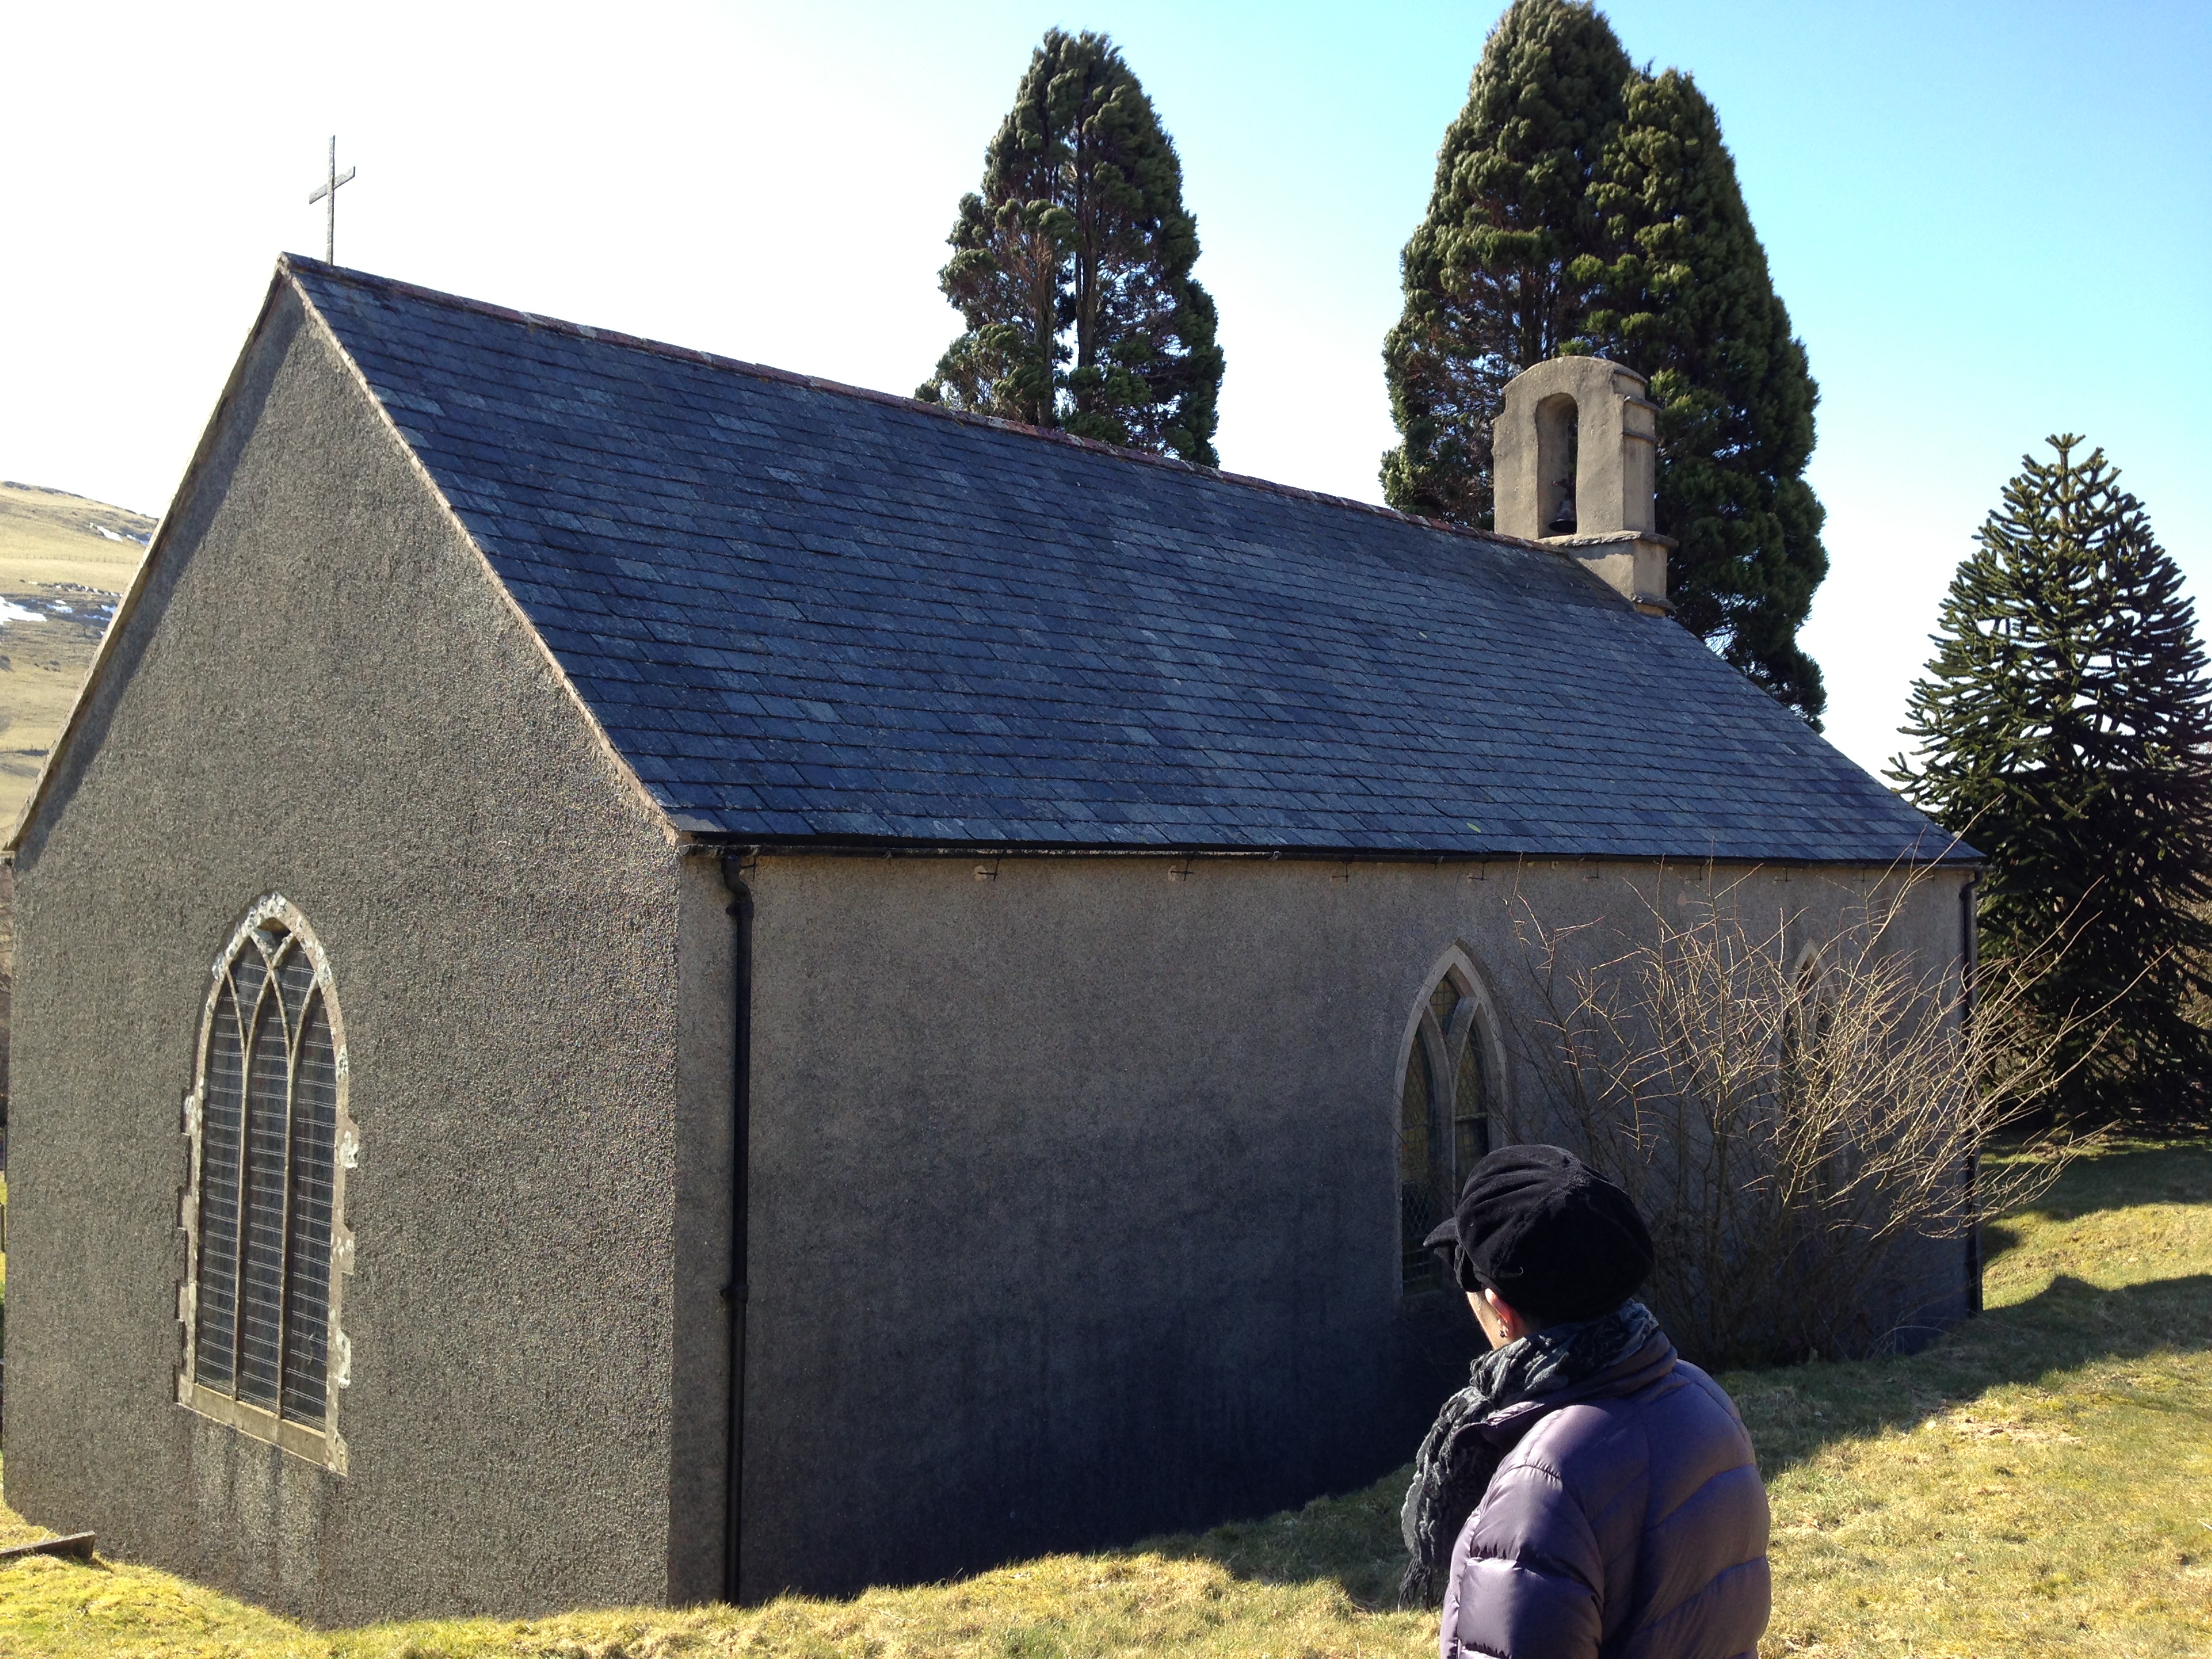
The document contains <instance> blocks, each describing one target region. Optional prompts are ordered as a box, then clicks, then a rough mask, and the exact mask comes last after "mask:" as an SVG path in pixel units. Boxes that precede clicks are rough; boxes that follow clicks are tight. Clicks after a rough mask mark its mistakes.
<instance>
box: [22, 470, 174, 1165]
mask: <svg viewBox="0 0 2212 1659" xmlns="http://www.w3.org/2000/svg"><path fill="white" fill-rule="evenodd" d="M153 533H154V521H153V520H151V519H149V518H148V517H147V516H146V515H145V514H144V513H133V512H132V511H131V509H130V508H129V507H110V506H109V505H108V504H107V503H106V502H105V501H88V500H87V499H86V498H85V497H84V496H82V495H70V494H69V492H68V491H66V490H61V489H41V488H40V487H39V486H38V485H37V484H24V483H9V482H6V481H0V824H9V825H12V824H13V823H15V815H16V814H17V813H19V812H21V811H22V810H23V803H24V802H25V801H27V800H28V799H30V798H31V787H32V785H33V784H34V783H36V782H37V781H38V779H39V769H40V767H42V766H44V765H45V764H46V757H47V755H48V754H49V753H51V752H52V749H53V746H54V739H55V738H58V737H59V736H60V735H61V730H62V722H63V721H64V720H67V719H68V718H69V711H70V704H71V703H73V702H76V691H77V687H79V686H80V685H82V684H84V676H85V671H86V670H87V669H88V668H90V667H91V666H92V656H93V653H94V651H96V650H97V649H99V647H100V635H103V634H105V633H106V631H107V624H108V623H109V622H110V621H111V620H112V619H113V617H114V616H115V606H116V603H117V601H118V600H119V599H122V597H123V590H124V589H125V587H127V586H130V584H131V576H132V574H134V573H135V572H136V571H137V568H138V562H139V561H140V560H141V559H143V558H144V557H145V556H146V543H147V540H148V538H150V537H151V536H152V535H153ZM14 875H15V872H13V871H11V870H0V1168H5V1167H6V1162H7V1126H8V1060H7V1053H8V1050H7V1043H8V1022H9V1012H10V1005H11V1003H12V1001H13V997H12V995H11V993H12V992H13V990H14V988H15V987H14V980H15V915H14V911H15V881H14Z"/></svg>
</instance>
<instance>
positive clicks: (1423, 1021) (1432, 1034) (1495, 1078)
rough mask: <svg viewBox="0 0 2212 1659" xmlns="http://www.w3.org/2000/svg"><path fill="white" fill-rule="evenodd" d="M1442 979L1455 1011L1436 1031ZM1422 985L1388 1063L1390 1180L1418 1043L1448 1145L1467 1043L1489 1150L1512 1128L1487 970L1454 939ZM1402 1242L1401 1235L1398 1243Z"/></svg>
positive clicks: (1398, 1164) (1499, 1026)
mask: <svg viewBox="0 0 2212 1659" xmlns="http://www.w3.org/2000/svg"><path fill="white" fill-rule="evenodd" d="M1446 980H1449V981H1452V983H1453V985H1454V986H1455V987H1456V988H1457V990H1458V992H1459V995H1460V1002H1459V1006H1458V1007H1457V1008H1456V1009H1455V1011H1454V1015H1453V1019H1452V1030H1450V1031H1449V1032H1439V1031H1437V1029H1436V1020H1435V1018H1434V1016H1433V1015H1432V1014H1431V1011H1430V1006H1429V1005H1430V1000H1431V998H1432V997H1434V996H1435V994H1436V991H1437V986H1438V985H1440V984H1442V983H1443V981H1446ZM1420 986H1421V988H1420V994H1419V995H1418V996H1416V997H1415V998H1414V999H1413V1010H1412V1012H1411V1014H1410V1015H1409V1016H1408V1018H1407V1021H1406V1029H1405V1031H1404V1033H1403V1034H1402V1035H1401V1037H1400V1038H1399V1042H1398V1048H1397V1063H1396V1065H1395V1066H1393V1067H1392V1069H1391V1073H1390V1080H1389V1097H1388V1098H1389V1103H1390V1107H1389V1123H1390V1144H1391V1147H1392V1155H1391V1173H1392V1180H1393V1184H1394V1185H1395V1184H1398V1183H1399V1182H1401V1180H1402V1170H1403V1169H1404V1164H1403V1163H1402V1161H1401V1159H1402V1153H1401V1150H1400V1138H1401V1135H1402V1133H1403V1120H1402V1115H1401V1114H1402V1103H1403V1100H1404V1096H1405V1086H1406V1072H1407V1067H1408V1066H1411V1065H1412V1064H1413V1047H1414V1045H1415V1044H1416V1043H1419V1044H1420V1045H1421V1046H1422V1048H1423V1049H1424V1050H1425V1055H1426V1058H1427V1060H1428V1073H1429V1078H1430V1082H1431V1090H1432V1091H1434V1092H1432V1095H1431V1103H1430V1109H1431V1112H1434V1111H1436V1110H1437V1109H1439V1102H1438V1100H1437V1095H1438V1094H1440V1095H1441V1096H1442V1102H1441V1109H1442V1110H1443V1113H1444V1119H1443V1128H1444V1135H1443V1139H1444V1140H1445V1142H1446V1143H1447V1145H1449V1141H1450V1139H1451V1134H1450V1130H1451V1117H1450V1105H1451V1096H1452V1091H1453V1087H1454V1085H1455V1081H1456V1079H1457V1076H1458V1059H1459V1056H1460V1054H1462V1052H1464V1050H1465V1049H1466V1048H1467V1047H1468V1046H1469V1045H1471V1044H1480V1048H1479V1053H1480V1055H1481V1061H1482V1077H1483V1085H1484V1088H1485V1091H1486V1100H1485V1104H1486V1108H1487V1111H1486V1116H1487V1117H1488V1120H1489V1128H1490V1144H1491V1147H1492V1150H1493V1151H1494V1150H1496V1149H1497V1148H1498V1146H1503V1145H1504V1144H1505V1140H1504V1137H1505V1136H1506V1135H1507V1134H1508V1133H1510V1130H1509V1129H1508V1128H1507V1125H1508V1124H1509V1123H1510V1122H1511V1121H1512V1107H1511V1070H1510V1067H1509V1066H1507V1064H1506V1055H1505V1044H1504V1024H1503V1022H1502V1020H1501V1018H1500V1015H1499V1012H1498V1000H1497V998H1496V997H1495V996H1494V995H1493V994H1492V992H1491V988H1490V980H1489V976H1488V975H1486V974H1485V973H1484V972H1483V971H1482V969H1480V968H1479V967H1478V966H1477V965H1476V963H1475V960H1474V953H1473V952H1472V951H1469V950H1468V949H1467V947H1466V946H1465V945H1460V944H1456V943H1455V944H1454V945H1450V946H1449V947H1448V948H1447V949H1446V950H1445V951H1443V954H1442V955H1441V956H1439V957H1437V960H1436V961H1435V962H1434V963H1431V965H1430V968H1429V970H1428V972H1427V973H1425V974H1424V975H1422V976H1421V981H1420ZM1401 1225H1402V1223H1401ZM1402 1243H1403V1241H1402V1238H1401V1248H1402ZM1435 1293H1436V1292H1435V1291H1433V1290H1430V1289H1424V1288H1422V1287H1420V1286H1418V1285H1416V1286H1407V1285H1404V1284H1403V1283H1402V1282H1401V1285H1400V1287H1399V1295H1400V1296H1401V1297H1406V1298H1413V1297H1423V1296H1429V1295H1433V1294H1435Z"/></svg>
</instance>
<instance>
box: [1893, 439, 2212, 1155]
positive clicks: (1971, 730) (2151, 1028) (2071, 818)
mask: <svg viewBox="0 0 2212 1659" xmlns="http://www.w3.org/2000/svg"><path fill="white" fill-rule="evenodd" d="M2050 443H2051V447H2052V448H2053V449H2055V450H2056V451H2057V458H2056V459H2053V460H2040V461H2039V460H2037V459H2035V458H2034V457H2033V456H2024V457H2022V458H2021V459H2022V471H2021V473H2020V475H2019V476H2018V477H2015V478H2014V479H2013V480H2012V481H2011V483H2008V484H2007V485H2006V486H2005V490H2004V500H2003V505H2002V507H2000V508H1998V509H1997V510H1996V511H1994V512H1992V513H1990V516H1989V518H1988V520H1987V521H1986V522H1984V525H1983V526H1982V529H1981V532H1980V534H1979V536H1978V543H1979V545H1978V547H1977V549H1976V550H1975V551H1974V552H1973V553H1972V555H1970V556H1968V557H1967V559H1966V561H1965V562H1963V563H1962V564H1960V567H1959V569H1958V573H1957V574H1955V575H1954V577H1953V578H1952V580H1951V589H1950V592H1949V594H1948V596H1947V597H1946V598H1945V599H1944V601H1943V611H1942V631H1941V632H1940V633H1939V634H1938V635H1936V654H1935V656H1934V658H1933V659H1931V660H1930V661H1929V665H1928V672H1927V674H1926V676H1925V677H1924V678H1922V679H1920V680H1918V681H1917V682H1916V683H1915V684H1914V685H1913V688H1912V701H1911V712H1910V714H1909V716H1908V718H1907V720H1906V722H1905V736H1906V737H1907V738H1911V740H1913V741H1914V742H1915V743H1916V744H1917V745H1918V747H1919V749H1920V755H1919V757H1918V758H1917V761H1915V760H1911V759H1907V758H1906V757H1903V756H1899V757H1898V758H1897V759H1896V761H1894V762H1893V764H1892V767H1891V771H1890V775H1891V777H1892V778H1893V781H1896V782H1897V783H1898V785H1899V787H1901V788H1902V789H1903V790H1904V791H1905V793H1906V794H1907V795H1908V796H1910V797H1911V799H1913V800H1914V801H1915V802H1916V803H1917V804H1918V805H1921V806H1922V807H1923V808H1925V809H1926V810H1927V811H1929V813H1931V814H1932V815H1933V816H1934V817H1936V818H1937V820H1938V821H1940V822H1941V823H1942V824H1943V825H1944V827H1945V828H1947V829H1952V830H1954V831H1957V832H1959V833H1960V834H1963V835H1965V836H1967V837H1968V839H1970V840H1971V841H1972V842H1973V843H1974V845H1975V846H1977V847H1978V848H1980V849H1981V850H1982V851H1983V852H1984V853H1985V854H1987V855H1988V857H1989V860H1990V863H1989V869H1988V872H1987V874H1986V875H1985V877H1984V883H1983V894H1982V901H1981V915H1982V927H1983V930H1984V940H1985V945H1984V949H1985V951H1987V952H1988V953H1989V954H1991V955H1993V956H1996V957H2015V958H2017V957H2021V956H2023V955H2025V954H2027V953H2028V952H2031V951H2038V950H2039V949H2040V948H2042V947H2044V946H2045V945H2057V947H2059V948H2058V950H2057V954H2056V957H2055V960H2054V961H2053V963H2052V965H2051V967H2050V969H2048V970H2047V971H2045V972H2044V973H2043V974H2042V975H2041V976H2040V977H2039V979H2038V980H2037V981H2035V985H2034V988H2033V994H2032V995H2033V1002H2034V1004H2035V1006H2036V1012H2037V1014H2038V1016H2039V1018H2040V1019H2041V1021H2042V1022H2043V1024H2044V1025H2045V1029H2047V1030H2058V1029H2059V1028H2060V1027H2061V1025H2062V1024H2063V1023H2064V1022H2068V1021H2069V1020H2071V1021H2074V1022H2079V1024H2078V1025H2077V1026H2076V1027H2075V1029H2074V1030H2070V1031H2069V1033H2068V1034H2067V1035H2066V1036H2065V1037H2064V1038H2063V1042H2062V1043H2061V1053H2060V1054H2059V1055H2058V1060H2059V1062H2060V1064H2061V1065H2062V1066H2067V1067H2070V1068H2071V1069H2070V1071H2069V1074H2068V1076H2067V1078H2066V1080H2065V1082H2064V1084H2063V1086H2062V1093H2061V1099H2062V1101H2063V1103H2065V1104H2066V1106H2067V1107H2068V1109H2069V1110H2070V1111H2071V1112H2072V1113H2073V1114H2074V1115H2080V1116H2098V1117H2115V1118H2135V1119H2137V1120H2145V1119H2148V1120H2155V1119H2158V1118H2161V1117H2164V1118H2168V1119H2172V1118H2175V1117H2181V1116H2188V1115H2194V1114H2196V1113H2197V1112H2198V1111H2199V1110H2200V1109H2201V1102H2202V1099H2203V1093H2202V1091H2203V1086H2204V1085H2203V1079H2204V1067H2205V1065H2206V1062H2207V1060H2208V1059H2212V1044H2208V1042H2207V1040H2206V1033H2205V1031H2204V1030H2203V1027H2202V1026H2201V1025H2200V1024H2197V1021H2196V1019H2195V1018H2193V1016H2194V1014H2195V1013H2196V1012H2197V1008H2198V1006H2201V1000H2202V998H2203V995H2204V994H2205V991H2206V989H2207V979H2206V963H2207V957H2206V953H2207V951H2208V949H2212V926H2208V924H2207V922H2206V921H2205V907H2206V904H2207V902H2208V901H2212V684H2208V683H2207V678H2206V660H2205V655H2204V650H2203V646H2202V644H2201V643H2200V642H2199V641H2198V640H2197V623H2196V613H2195V608H2194V607H2193V606H2192V605H2191V603H2190V601H2189V600H2188V599H2186V598H2185V597H2184V596H2183V593H2182V590H2181V571H2180V568H2179V566H2177V565H2176V564H2175V563H2174V562H2173V560H2172V558H2171V557H2170V556H2168V555H2167V554H2166V551H2165V550H2164V549H2163V548H2161V547H2160V546H2159V544H2158V543H2157V541H2156V540H2155V539H2154V538H2153V537H2152V534H2151V528H2150V520H2149V518H2148V515H2147V514H2146V513H2144V511H2143V507H2142V502H2140V501H2137V500H2136V498H2135V497H2134V496H2133V495H2130V494H2129V493H2128V492H2127V491H2125V490H2124V489H2121V488H2120V486H2119V474H2118V472H2117V471H2115V470H2114V469H2113V468H2112V467H2111V466H2110V465H2107V464H2106V460H2105V454H2104V452H2103V451H2102V450H2093V451H2091V452H2090V453H2089V454H2088V455H2087V457H2085V458H2080V459H2077V458H2076V457H2075V453H2074V452H2075V449H2076V448H2077V447H2080V445H2081V439H2079V438H2076V437H2073V436H2065V437H2057V438H2052V439H2051V440H2050ZM2100 1033H2101V1034H2102V1035H2101V1041H2099V1040H2098V1039H2099V1034H2100Z"/></svg>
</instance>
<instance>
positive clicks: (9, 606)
mask: <svg viewBox="0 0 2212 1659" xmlns="http://www.w3.org/2000/svg"><path fill="white" fill-rule="evenodd" d="M44 621H46V612H45V611H33V610H32V609H31V608H30V607H29V606H28V605H18V604H16V603H15V600H13V599H0V623H11V622H44Z"/></svg>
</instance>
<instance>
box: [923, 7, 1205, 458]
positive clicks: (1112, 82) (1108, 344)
mask: <svg viewBox="0 0 2212 1659" xmlns="http://www.w3.org/2000/svg"><path fill="white" fill-rule="evenodd" d="M946 240H948V241H949V242H950V243H951V246H952V248H953V250H954V252H953V255H952V258H951V259H950V260H949V261H948V262H947V263H946V264H945V269H944V270H942V271H941V272H939V276H938V281H939V285H940V286H941V287H942V288H943V289H944V290H945V297H946V298H947V299H949V300H951V301H952V303H953V304H954V305H956V306H957V307H959V308H960V313H961V315H962V317H963V319H965V320H966V323H967V328H966V331H964V332H963V333H962V334H961V336H960V337H958V338H957V339H956V340H954V341H953V343H952V344H951V346H950V347H949V348H948V349H946V351H945V356H944V357H943V358H942V359H941V360H940V361H939V363H938V365H937V373H936V374H935V375H934V376H933V377H932V378H931V379H930V380H928V381H927V382H926V383H925V384H924V385H923V386H921V388H920V389H919V390H918V391H917V392H916V393H915V395H916V396H917V397H920V398H925V399H927V400H928V401H930V402H932V403H944V404H949V405H951V407H953V408H956V409H967V410H975V411H977V412H979V413H981V414H986V415H996V416H1003V417H1005V418H1006V419H1008V420H1015V421H1024V422H1029V423H1030V425H1033V426H1058V427H1063V428H1066V430H1068V431H1070V432H1073V433H1075V434H1076V435H1079V436H1081V437H1086V438H1097V439H1099V440H1101V441H1104V442H1107V443H1115V444H1126V445H1129V446H1132V447H1137V448H1143V449H1152V450H1157V451H1159V452H1161V453H1168V454H1174V455H1179V456H1181V457H1182V458H1183V459H1185V460H1189V461H1194V462H1197V463H1198V464H1200V465H1204V466H1212V465H1217V464H1218V463H1217V460H1216V458H1215V455H1214V452H1213V432H1214V427H1215V424H1216V421H1217V418H1218V417H1217V413H1216V404H1217V403H1218V398H1219V396H1220V391H1221V371H1222V356H1221V348H1220V347H1219V346H1218V344H1216V343H1215V339H1214V335H1215V314H1214V308H1213V301H1212V296H1211V295H1208V294H1207V293H1206V290H1205V289H1203V288H1200V286H1199V285H1198V283H1196V282H1194V281H1193V280H1192V277H1191V274H1190V272H1191V267H1192V266H1193V265H1194V264H1195V263H1196V262H1197V259H1198V222H1197V221H1196V220H1195V219H1194V218H1193V217H1192V216H1191V215H1190V213H1189V211H1188V210H1187V209H1186V208H1185V207H1184V206H1183V204H1182V163H1181V162H1180V161H1177V160H1176V152H1175V145H1174V144H1173V143H1172V142H1170V139H1169V137H1168V136H1167V134H1166V133H1165V132H1164V131H1162V130H1161V128H1160V124H1159V117H1158V114H1157V113H1156V112H1154V110H1153V108H1152V100H1150V99H1149V98H1147V97H1146V96H1145V90H1144V88H1143V87H1142V86H1140V85H1139V83H1138V81H1137V77H1136V76H1135V75H1134V74H1133V73H1132V72H1131V70H1130V69H1129V66H1128V64H1127V63H1125V62H1124V61H1123V60H1122V58H1121V52H1120V51H1119V50H1118V49H1117V48H1116V47H1115V45H1114V43H1113V42H1112V41H1111V40H1108V39H1107V38H1106V37H1105V36H1104V35H1103V34H1092V33H1082V34H1068V33H1064V32H1063V31H1061V30H1059V29H1054V30H1052V31H1051V32H1050V33H1048V34H1047V35H1046V36H1045V38H1044V44H1043V45H1042V46H1039V47H1038V48H1037V50H1036V54H1035V55H1034V56H1033V57H1032V58H1030V67H1029V70H1028V72H1027V73H1026V74H1024V76H1022V82H1021V86H1020V88H1019V89H1018V91H1017V92H1016V94H1015V96H1014V106H1013V108H1012V110H1011V111H1010V112H1008V113H1007V116H1006V120H1005V122H1004V123H1003V124H1002V125H1000V128H999V131H998V134H997V136H996V137H994V138H993V139H992V140H991V143H990V146H989V148H988V149H987V150H986V151H985V152H984V158H983V187H982V190H981V193H980V194H970V195H968V196H965V197H962V198H961V202H960V213H959V217H958V218H957V220H956V221H955V222H954V224H953V227H952V234H951V236H950V237H949V238H947V239H946Z"/></svg>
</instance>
